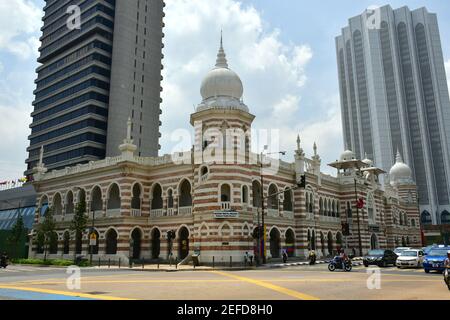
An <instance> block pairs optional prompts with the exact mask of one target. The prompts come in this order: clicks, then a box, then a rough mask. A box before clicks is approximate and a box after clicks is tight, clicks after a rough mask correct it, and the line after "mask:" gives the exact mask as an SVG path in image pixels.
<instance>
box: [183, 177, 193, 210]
mask: <svg viewBox="0 0 450 320" xmlns="http://www.w3.org/2000/svg"><path fill="white" fill-rule="evenodd" d="M191 192H192V188H191V184H190V183H189V181H188V180H184V181H183V182H182V183H181V185H180V207H191V206H192V194H191Z"/></svg>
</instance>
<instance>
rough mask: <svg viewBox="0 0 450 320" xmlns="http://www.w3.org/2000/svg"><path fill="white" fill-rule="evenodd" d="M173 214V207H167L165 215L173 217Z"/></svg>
mask: <svg viewBox="0 0 450 320" xmlns="http://www.w3.org/2000/svg"><path fill="white" fill-rule="evenodd" d="M174 215H175V209H174V208H167V216H168V217H173V216H174Z"/></svg>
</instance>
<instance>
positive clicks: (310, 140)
mask: <svg viewBox="0 0 450 320" xmlns="http://www.w3.org/2000/svg"><path fill="white" fill-rule="evenodd" d="M119 1H123V0H119ZM166 4H167V6H166V8H165V9H166V11H165V13H166V17H165V24H166V27H165V29H164V33H165V35H166V36H165V38H164V42H165V48H164V55H165V58H164V61H163V64H164V66H165V68H164V71H163V72H164V74H163V75H164V81H163V83H162V86H163V88H164V91H163V99H164V102H163V105H162V109H163V115H162V119H161V121H162V123H163V125H162V128H161V130H162V139H161V142H160V143H161V145H162V147H163V148H162V150H161V154H164V153H171V152H173V151H181V149H183V148H181V147H180V146H179V138H180V137H179V132H180V131H179V130H177V129H188V130H190V125H189V116H190V114H191V113H192V112H193V111H194V108H195V106H196V105H198V104H199V103H200V102H201V96H200V92H199V91H200V84H201V81H202V79H203V77H204V75H205V74H206V73H207V72H208V71H209V70H210V69H211V68H212V67H213V66H214V64H215V59H216V54H217V50H218V46H219V40H220V31H221V30H223V36H224V47H225V51H226V53H227V57H228V62H229V65H230V68H231V69H233V70H234V71H235V72H236V73H237V74H239V76H240V77H241V79H242V81H243V84H244V102H245V103H246V104H247V105H248V107H249V109H250V112H251V113H253V114H254V115H255V116H256V119H255V121H254V125H253V127H254V128H255V129H263V130H272V129H276V130H279V135H280V149H281V150H285V151H288V153H287V155H286V156H285V157H283V159H284V160H286V161H293V150H294V149H295V147H296V137H297V134H300V135H301V138H302V144H303V148H304V149H305V152H306V153H307V156H310V155H311V154H312V147H313V144H314V142H316V143H317V145H318V153H319V155H320V156H321V158H322V163H323V165H322V169H323V171H324V172H328V173H333V170H332V169H331V168H327V166H326V164H327V163H330V162H333V161H335V160H336V159H337V158H339V155H340V154H341V153H342V151H343V148H344V146H343V137H342V124H341V113H340V102H339V101H340V99H339V86H338V78H337V65H336V56H335V42H334V39H335V37H336V36H337V35H339V34H340V30H341V28H342V27H344V26H345V25H346V24H347V21H348V19H349V18H350V17H353V16H356V15H358V14H361V13H362V12H363V11H364V10H365V9H366V8H367V7H369V6H371V5H384V4H390V5H391V6H392V7H393V8H398V7H401V6H404V5H407V6H409V7H410V9H416V8H419V7H423V6H426V7H427V8H428V10H429V11H430V12H434V13H437V15H438V20H439V25H440V31H441V40H442V46H443V51H444V58H445V61H446V69H447V74H448V75H450V3H449V2H448V1H444V0H429V1H417V0H404V1H397V0H395V1H387V2H381V3H377V2H373V1H366V0H358V1H354V0H339V1H337V0H321V1H306V0H282V1H275V0H241V1H238V0H220V1H214V0H166ZM43 6H44V1H42V0H0V150H1V151H0V181H1V180H7V179H17V178H20V177H21V176H22V173H23V171H24V170H25V163H24V161H25V159H26V157H27V153H26V148H27V146H28V139H27V137H28V135H29V134H30V129H29V124H30V123H31V118H30V113H31V112H32V106H31V103H32V101H33V90H34V89H35V84H34V80H35V78H36V74H35V69H36V67H37V66H38V64H37V62H36V59H37V56H38V48H39V37H40V28H41V26H42V20H41V17H42V15H43V12H42V8H43ZM449 78H450V77H449ZM186 147H187V146H186ZM178 148H181V149H178ZM184 149H186V148H184Z"/></svg>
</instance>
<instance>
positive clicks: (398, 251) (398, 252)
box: [394, 247, 412, 257]
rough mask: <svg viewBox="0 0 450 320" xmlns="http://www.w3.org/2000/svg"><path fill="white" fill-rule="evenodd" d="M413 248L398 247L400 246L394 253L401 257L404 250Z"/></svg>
mask: <svg viewBox="0 0 450 320" xmlns="http://www.w3.org/2000/svg"><path fill="white" fill-rule="evenodd" d="M411 249H412V248H411V247H398V248H395V250H394V253H395V254H396V255H397V256H399V257H400V256H401V255H402V252H403V251H406V250H411Z"/></svg>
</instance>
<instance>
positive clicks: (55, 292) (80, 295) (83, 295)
mask: <svg viewBox="0 0 450 320" xmlns="http://www.w3.org/2000/svg"><path fill="white" fill-rule="evenodd" d="M0 289H5V290H17V291H29V292H37V293H45V294H52V295H60V296H67V297H77V298H87V299H95V300H132V299H127V298H119V297H111V296H102V295H98V296H97V295H93V294H88V293H75V292H67V291H59V290H50V289H40V288H27V287H16V286H0Z"/></svg>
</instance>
